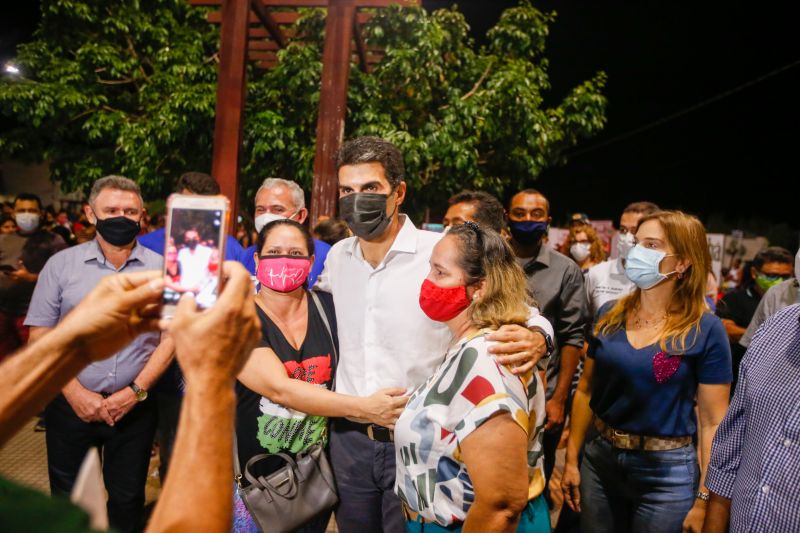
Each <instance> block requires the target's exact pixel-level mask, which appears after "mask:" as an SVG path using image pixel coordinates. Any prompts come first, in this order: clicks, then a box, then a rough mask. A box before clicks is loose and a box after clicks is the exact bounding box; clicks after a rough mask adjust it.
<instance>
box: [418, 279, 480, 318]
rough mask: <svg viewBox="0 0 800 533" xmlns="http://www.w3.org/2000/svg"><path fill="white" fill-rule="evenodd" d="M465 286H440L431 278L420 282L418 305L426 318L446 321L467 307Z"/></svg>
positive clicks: (467, 300) (467, 299)
mask: <svg viewBox="0 0 800 533" xmlns="http://www.w3.org/2000/svg"><path fill="white" fill-rule="evenodd" d="M469 303H470V302H469V298H468V297H467V287H465V286H464V285H459V286H457V287H440V286H438V285H436V284H435V283H433V282H432V281H431V280H428V279H426V280H425V281H423V282H422V287H421V288H420V291H419V306H420V307H421V308H422V311H423V312H424V313H425V314H426V315H428V318H430V319H431V320H435V321H437V322H447V321H448V320H450V319H452V318H455V317H456V315H458V313H460V312H461V311H463V310H464V309H466V308H467V307H469Z"/></svg>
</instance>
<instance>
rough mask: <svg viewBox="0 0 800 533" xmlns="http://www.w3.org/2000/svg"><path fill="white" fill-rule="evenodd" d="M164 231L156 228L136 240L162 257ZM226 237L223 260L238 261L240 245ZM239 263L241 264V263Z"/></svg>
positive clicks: (231, 238) (240, 252)
mask: <svg viewBox="0 0 800 533" xmlns="http://www.w3.org/2000/svg"><path fill="white" fill-rule="evenodd" d="M164 231H165V230H164V228H158V229H157V230H155V231H151V232H150V233H145V234H144V235H139V237H137V238H138V239H139V243H140V244H141V245H142V246H144V247H145V248H149V249H150V250H153V251H154V252H155V253H157V254H159V255H164ZM227 237H228V238H227V240H226V241H225V260H226V261H239V257H240V256H241V255H242V245H241V244H239V241H237V240H236V239H234V238H233V237H232V236H231V235H228V236H227ZM239 262H240V263H241V261H239Z"/></svg>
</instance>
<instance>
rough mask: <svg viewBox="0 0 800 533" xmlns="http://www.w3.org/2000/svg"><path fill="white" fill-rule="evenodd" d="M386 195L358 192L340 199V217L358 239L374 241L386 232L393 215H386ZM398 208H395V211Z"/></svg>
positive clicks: (387, 197)
mask: <svg viewBox="0 0 800 533" xmlns="http://www.w3.org/2000/svg"><path fill="white" fill-rule="evenodd" d="M388 199H389V196H388V195H386V194H375V193H371V192H357V193H353V194H348V195H347V196H343V197H342V198H339V216H341V217H342V219H343V220H344V221H345V222H347V225H348V226H350V231H352V232H353V234H354V235H355V236H356V237H360V238H362V239H364V240H367V241H371V240H374V239H376V238H378V237H380V236H381V235H383V232H385V231H386V228H387V227H389V223H390V222H391V221H392V215H394V212H392V215H387V214H386V201H387V200H388ZM396 209H397V207H396V206H395V210H396Z"/></svg>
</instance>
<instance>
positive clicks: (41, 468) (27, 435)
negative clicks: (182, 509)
mask: <svg viewBox="0 0 800 533" xmlns="http://www.w3.org/2000/svg"><path fill="white" fill-rule="evenodd" d="M34 423H35V421H34V420H31V421H30V422H29V423H28V424H27V425H26V426H25V427H24V428H23V429H22V430H20V431H19V433H17V434H16V435H15V436H14V438H12V439H11V441H10V442H9V443H8V444H6V446H5V447H4V448H2V449H0V475H3V476H4V477H6V478H9V479H13V480H14V481H17V482H19V483H21V484H23V485H28V486H30V487H34V488H36V489H38V490H41V491H42V492H45V493H49V492H50V487H49V484H48V481H47V454H46V451H45V442H44V433H37V432H34V431H33V426H34ZM563 464H564V450H559V452H558V455H557V461H556V469H555V472H554V473H553V478H552V479H551V480H550V487H549V488H550V494H551V497H552V498H553V502H554V504H555V506H556V507H555V509H554V510H553V511H552V512H551V514H550V519H551V522H552V524H553V525H555V521H556V519H557V517H558V513H559V511H560V510H561V504H562V503H563V500H562V497H561V491H560V490H558V483H559V482H560V480H561V472H562V469H563ZM160 491H161V482H160V480H159V478H158V455H157V454H156V456H154V457H153V459H152V461H151V462H150V475H149V476H148V478H147V489H146V500H147V503H148V505H152V504H153V503H154V502H155V500H156V499H157V498H158V494H159V492H160ZM336 531H337V529H336V525H335V524H334V523H333V520H331V524H330V525H329V526H328V532H329V533H332V532H336Z"/></svg>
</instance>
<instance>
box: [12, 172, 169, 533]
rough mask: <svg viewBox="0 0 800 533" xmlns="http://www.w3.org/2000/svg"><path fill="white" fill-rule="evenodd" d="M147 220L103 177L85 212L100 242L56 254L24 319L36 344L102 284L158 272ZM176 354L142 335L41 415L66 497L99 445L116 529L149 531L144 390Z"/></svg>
mask: <svg viewBox="0 0 800 533" xmlns="http://www.w3.org/2000/svg"><path fill="white" fill-rule="evenodd" d="M143 214H144V208H143V204H142V197H141V193H140V191H139V186H138V185H136V183H134V182H133V181H131V180H129V179H127V178H123V177H119V176H107V177H105V178H101V179H99V180H97V181H96V182H95V183H94V186H93V187H92V191H91V194H90V196H89V205H88V206H87V207H86V216H87V217H88V218H89V220H90V221H91V222H92V223H94V224H95V225H96V227H97V236H96V237H95V239H94V240H92V241H89V242H87V243H84V244H81V245H79V246H75V247H73V248H68V249H66V250H63V251H61V252H59V253H57V254H56V255H54V256H53V257H51V258H50V260H49V261H48V262H47V264H46V265H45V267H44V269H43V270H42V272H41V273H40V274H39V280H38V282H37V284H36V288H35V289H34V292H33V298H32V299H31V304H30V308H29V310H28V316H27V318H26V320H25V325H26V326H31V334H30V337H31V341H34V340H36V339H38V338H40V337H41V336H42V335H44V334H45V333H46V332H47V331H49V330H50V329H52V328H53V327H55V326H56V325H57V324H58V323H59V322H61V320H63V319H64V317H65V316H66V315H67V314H68V313H69V312H70V311H71V310H72V309H73V308H74V307H75V306H76V305H77V304H78V303H79V302H80V301H81V300H82V299H83V298H84V296H86V295H87V294H88V293H89V292H90V291H91V289H93V288H94V287H95V286H96V285H97V284H98V282H99V281H100V280H101V279H102V278H104V277H106V276H109V275H112V274H115V273H117V272H136V271H143V270H158V269H160V268H161V264H162V259H161V257H160V256H159V255H158V254H156V253H154V252H151V251H150V250H148V249H146V248H145V247H143V246H141V245H138V244H137V242H136V235H137V234H138V233H139V223H140V220H141V218H142V216H143ZM85 350H86V351H87V360H93V359H95V358H93V357H91V354H90V353H88V352H90V351H91V350H92V346H91V345H87V346H85ZM172 351H173V350H172V341H171V340H170V339H169V338H168V337H166V338H165V339H164V340H163V341H160V336H159V334H158V333H145V334H142V335H139V336H138V337H136V338H135V340H134V341H133V342H132V343H130V344H129V345H128V346H126V347H125V348H123V349H122V350H120V351H119V352H117V353H115V354H114V355H113V356H111V357H110V358H109V359H106V360H104V361H98V362H95V363H92V364H90V365H89V366H87V367H86V368H85V369H84V370H83V371H82V372H81V373H80V374H78V376H77V378H75V379H73V380H71V381H70V382H69V384H68V385H67V386H66V387H64V388H63V389H62V394H61V395H59V396H58V397H57V398H56V399H55V400H54V401H53V402H52V403H51V404H50V405H48V407H47V409H46V410H45V423H46V426H47V466H48V473H49V476H50V490H51V492H52V493H53V494H69V492H70V491H71V490H72V486H73V485H74V483H75V479H76V477H77V475H78V469H79V468H80V465H81V462H82V461H83V458H84V456H85V455H86V452H87V451H88V450H89V448H90V447H92V446H98V445H99V446H101V447H102V451H103V477H104V480H105V485H106V490H107V491H108V517H109V522H110V525H111V527H112V528H113V529H115V530H117V531H140V530H141V529H142V528H143V526H144V515H143V514H144V513H143V511H144V486H145V482H146V480H147V468H148V464H149V461H150V450H151V447H152V443H153V434H154V432H155V427H156V414H155V409H154V406H153V405H152V401H148V400H147V390H148V389H149V388H150V387H151V386H152V385H153V384H154V383H155V382H156V380H157V379H158V377H159V376H160V375H161V373H162V372H163V371H164V369H165V368H166V366H167V365H168V364H169V362H170V360H171V358H172Z"/></svg>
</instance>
